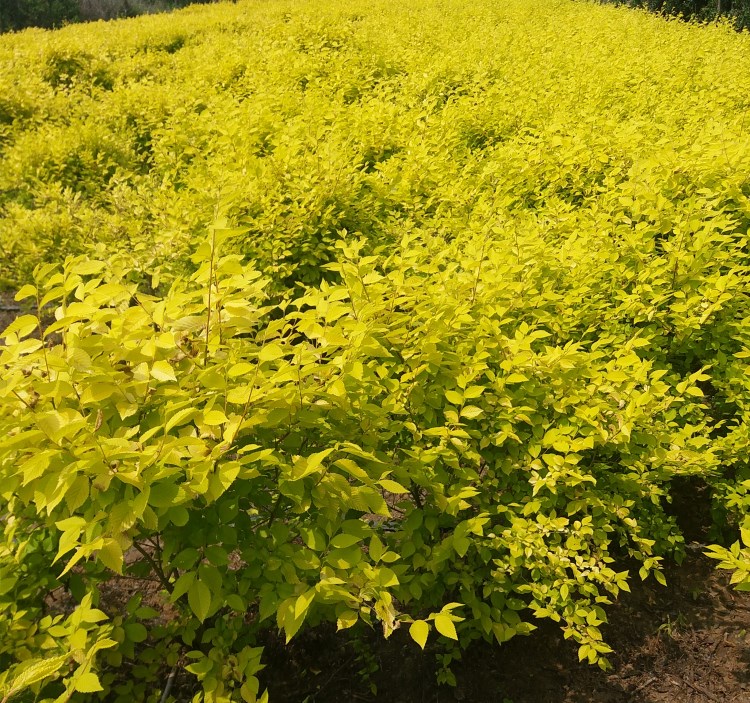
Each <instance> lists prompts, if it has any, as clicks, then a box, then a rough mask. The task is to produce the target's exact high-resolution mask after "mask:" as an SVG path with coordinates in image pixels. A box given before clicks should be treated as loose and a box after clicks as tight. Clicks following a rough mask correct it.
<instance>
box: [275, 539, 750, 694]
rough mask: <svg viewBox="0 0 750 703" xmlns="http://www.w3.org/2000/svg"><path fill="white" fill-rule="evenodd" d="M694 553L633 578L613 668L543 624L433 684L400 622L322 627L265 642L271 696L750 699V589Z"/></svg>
mask: <svg viewBox="0 0 750 703" xmlns="http://www.w3.org/2000/svg"><path fill="white" fill-rule="evenodd" d="M688 552H689V555H688V557H687V558H686V559H685V561H684V562H683V564H682V565H680V566H677V565H672V566H670V567H669V568H668V569H667V573H666V576H667V584H668V585H667V586H666V587H664V586H661V585H659V584H658V583H656V582H655V581H653V580H651V579H650V580H648V581H647V582H640V581H638V580H637V579H636V580H635V581H633V582H632V583H631V587H632V593H629V594H628V593H623V594H622V596H621V598H620V601H619V602H618V603H617V604H616V605H615V606H614V607H612V608H611V609H610V611H609V612H610V624H609V625H608V626H606V629H605V634H604V636H605V639H606V641H607V642H608V643H609V644H610V645H611V646H612V647H613V648H614V650H615V653H614V654H613V655H612V656H611V662H612V664H613V669H612V670H611V671H608V672H604V671H601V670H600V669H598V668H596V667H592V666H589V665H588V664H582V663H579V662H578V657H577V648H576V646H575V644H574V643H572V642H569V641H566V640H564V639H563V638H562V635H561V632H560V629H559V627H558V626H557V625H555V624H554V623H552V622H548V621H541V622H540V623H539V629H538V630H536V631H535V632H534V633H533V634H532V635H531V636H529V637H516V638H514V639H513V640H511V641H510V642H508V643H507V644H505V645H503V646H502V647H500V646H490V645H487V644H484V643H477V644H475V645H473V646H472V647H471V648H470V649H469V650H468V651H467V652H464V654H463V657H462V660H461V661H460V662H457V663H456V665H455V666H454V667H453V671H454V673H455V675H456V680H457V685H456V687H455V688H450V687H447V686H438V685H437V683H436V675H435V674H436V659H435V654H436V651H435V650H431V648H430V646H429V645H428V648H427V651H425V652H424V653H422V652H421V651H420V650H419V648H418V647H417V646H416V645H415V644H414V643H413V642H411V641H410V640H409V639H408V635H407V633H406V632H405V631H404V630H405V628H401V630H398V631H397V632H395V633H394V634H393V636H392V637H391V639H390V640H388V641H384V640H383V639H382V637H380V636H379V634H378V633H375V632H373V633H372V635H371V636H368V637H366V638H364V639H363V640H362V641H360V642H358V643H355V644H354V645H353V644H352V642H351V641H347V639H346V637H345V636H344V635H343V634H342V633H339V634H336V633H335V632H334V631H333V630H332V629H325V628H316V629H315V630H313V631H310V632H308V633H305V634H302V635H300V636H298V637H297V638H295V639H294V640H292V642H291V643H290V644H289V645H284V643H283V640H282V639H278V640H276V639H272V640H271V641H269V642H267V643H266V663H267V664H268V667H267V669H266V670H265V671H264V672H263V674H262V677H263V683H264V685H267V686H268V687H269V689H270V692H271V700H272V701H274V703H302V702H303V701H307V703H313V702H317V703H334V702H335V703H338V702H340V701H363V702H372V703H375V702H378V701H389V703H444V702H449V701H467V702H469V701H470V702H472V703H511V702H512V703H667V702H669V703H674V702H676V701H680V702H686V703H715V702H717V701H721V703H750V666H749V664H750V594H748V593H738V592H736V591H734V590H732V588H731V586H730V585H729V576H728V574H726V573H722V572H717V571H715V570H714V568H715V564H714V562H712V561H711V560H709V559H707V558H706V557H704V556H703V555H702V553H701V547H700V545H696V544H693V545H690V548H689V550H688ZM376 666H377V671H375V667H376ZM368 671H369V672H370V673H369V675H368V674H367V673H366V672H368Z"/></svg>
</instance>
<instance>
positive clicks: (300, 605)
mask: <svg viewBox="0 0 750 703" xmlns="http://www.w3.org/2000/svg"><path fill="white" fill-rule="evenodd" d="M314 600H315V589H314V588H310V589H308V590H307V591H305V592H304V593H303V594H302V595H300V596H299V597H298V598H297V600H296V601H295V603H294V619H295V620H297V619H298V618H301V617H302V616H303V615H305V614H306V613H307V611H308V609H309V608H310V605H311V604H312V602H313V601H314Z"/></svg>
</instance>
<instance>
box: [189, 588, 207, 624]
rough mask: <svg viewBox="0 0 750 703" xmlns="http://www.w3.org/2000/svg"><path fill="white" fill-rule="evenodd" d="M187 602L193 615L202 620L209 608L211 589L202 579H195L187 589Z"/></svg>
mask: <svg viewBox="0 0 750 703" xmlns="http://www.w3.org/2000/svg"><path fill="white" fill-rule="evenodd" d="M188 603H189V604H190V609H191V610H192V611H193V613H195V617H197V618H198V620H200V621H201V622H203V621H204V620H205V619H206V617H208V611H209V609H210V608H211V591H210V590H209V588H208V586H206V584H205V583H203V581H199V580H198V579H196V580H195V581H193V583H192V584H191V585H190V588H189V589H188Z"/></svg>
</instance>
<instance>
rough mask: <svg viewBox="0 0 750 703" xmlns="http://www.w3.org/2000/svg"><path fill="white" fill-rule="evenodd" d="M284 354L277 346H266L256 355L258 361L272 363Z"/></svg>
mask: <svg viewBox="0 0 750 703" xmlns="http://www.w3.org/2000/svg"><path fill="white" fill-rule="evenodd" d="M285 353H286V352H285V351H284V350H283V349H282V348H281V347H280V346H279V345H278V344H266V346H264V347H263V349H261V350H260V352H259V353H258V361H274V360H275V359H279V358H281V357H282V356H284V354H285Z"/></svg>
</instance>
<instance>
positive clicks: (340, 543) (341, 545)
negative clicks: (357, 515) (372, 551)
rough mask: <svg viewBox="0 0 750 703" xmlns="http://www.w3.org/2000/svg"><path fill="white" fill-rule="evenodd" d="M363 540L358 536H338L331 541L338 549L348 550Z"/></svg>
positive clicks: (342, 534)
mask: <svg viewBox="0 0 750 703" xmlns="http://www.w3.org/2000/svg"><path fill="white" fill-rule="evenodd" d="M361 541H362V538H361V537H359V536H357V535H348V534H344V533H341V534H338V535H336V536H335V537H334V538H333V539H332V540H331V546H332V547H335V548H336V549H346V548H347V547H351V546H352V545H353V544H357V543H358V542H361Z"/></svg>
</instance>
